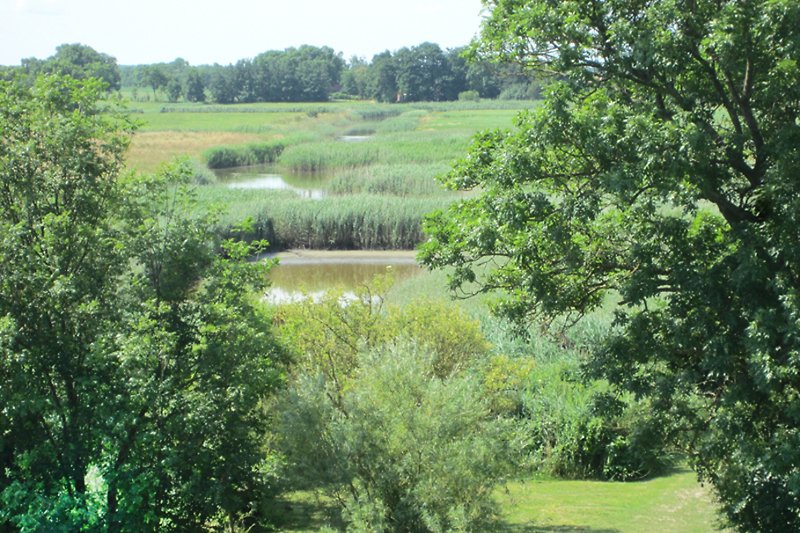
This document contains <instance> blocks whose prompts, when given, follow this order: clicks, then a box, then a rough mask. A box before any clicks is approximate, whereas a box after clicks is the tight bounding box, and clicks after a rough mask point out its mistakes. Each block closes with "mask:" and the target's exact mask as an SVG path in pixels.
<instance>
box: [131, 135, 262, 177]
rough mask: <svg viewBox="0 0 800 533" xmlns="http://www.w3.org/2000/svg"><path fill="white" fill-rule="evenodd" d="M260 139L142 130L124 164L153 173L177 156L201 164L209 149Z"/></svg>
mask: <svg viewBox="0 0 800 533" xmlns="http://www.w3.org/2000/svg"><path fill="white" fill-rule="evenodd" d="M262 138H263V137H262V136H259V135H253V134H248V133H235V132H230V131H203V132H199V131H141V132H138V133H136V134H135V135H134V137H133V140H132V142H131V147H130V148H129V149H128V154H127V161H128V165H129V166H130V167H131V168H134V169H136V170H139V171H141V172H153V171H155V170H156V169H157V168H158V167H159V165H161V164H162V163H165V162H167V161H170V160H171V159H174V158H176V157H181V156H188V157H191V158H193V159H196V160H198V161H202V159H203V153H205V151H206V150H208V149H209V148H212V147H216V146H220V145H238V144H245V143H250V142H253V141H256V140H260V139H262Z"/></svg>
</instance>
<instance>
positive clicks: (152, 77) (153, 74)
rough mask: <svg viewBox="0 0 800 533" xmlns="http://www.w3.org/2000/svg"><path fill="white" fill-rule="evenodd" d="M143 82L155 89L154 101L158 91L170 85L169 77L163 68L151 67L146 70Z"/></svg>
mask: <svg viewBox="0 0 800 533" xmlns="http://www.w3.org/2000/svg"><path fill="white" fill-rule="evenodd" d="M142 82H143V83H144V84H145V85H147V86H149V87H150V88H151V89H153V99H155V98H156V91H158V90H159V89H163V88H164V87H166V86H167V83H169V77H168V76H167V74H166V73H165V72H164V69H163V68H162V67H161V66H159V65H150V66H147V67H145V69H144V73H143V74H142Z"/></svg>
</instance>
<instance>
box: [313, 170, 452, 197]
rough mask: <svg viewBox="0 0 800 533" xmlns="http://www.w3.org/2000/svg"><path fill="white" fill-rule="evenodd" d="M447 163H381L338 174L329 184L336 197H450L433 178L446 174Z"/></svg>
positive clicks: (329, 189) (329, 190) (329, 188)
mask: <svg viewBox="0 0 800 533" xmlns="http://www.w3.org/2000/svg"><path fill="white" fill-rule="evenodd" d="M449 168H450V167H449V165H448V164H446V163H433V164H416V163H407V164H396V165H388V164H380V165H370V166H368V167H361V168H355V169H349V170H345V171H342V172H340V173H337V174H336V175H335V176H334V178H333V179H332V180H331V181H330V183H329V184H328V192H329V193H330V194H333V195H339V196H344V195H349V194H361V193H366V194H382V195H389V196H441V195H445V194H450V193H449V191H447V190H445V189H444V188H443V187H442V185H440V184H439V182H437V181H436V180H435V179H434V178H435V177H436V176H437V175H440V174H443V173H445V172H447V170H448V169H449Z"/></svg>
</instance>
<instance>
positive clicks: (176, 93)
mask: <svg viewBox="0 0 800 533" xmlns="http://www.w3.org/2000/svg"><path fill="white" fill-rule="evenodd" d="M182 93H183V86H182V85H181V82H180V80H178V78H172V79H171V80H169V82H168V83H167V98H168V99H169V101H170V102H177V101H178V98H180V97H181V94H182Z"/></svg>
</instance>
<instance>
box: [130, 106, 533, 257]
mask: <svg viewBox="0 0 800 533" xmlns="http://www.w3.org/2000/svg"><path fill="white" fill-rule="evenodd" d="M531 105H535V103H533V102H501V101H485V102H447V103H435V104H431V103H426V104H404V105H390V104H374V103H367V102H334V103H327V104H243V105H231V106H211V105H202V104H195V105H193V104H186V103H182V104H162V103H155V102H153V103H148V102H144V103H141V102H137V103H135V104H134V107H133V112H134V116H135V118H136V119H138V121H139V123H140V130H139V132H138V133H137V134H136V136H135V137H134V139H133V142H132V146H131V148H130V150H129V154H128V162H129V165H130V166H131V167H132V168H134V169H136V170H140V171H155V170H157V169H158V168H159V166H160V165H162V164H164V163H165V162H166V161H169V160H170V159H172V158H174V157H180V156H186V157H189V158H190V159H191V160H192V161H193V162H194V165H195V167H196V169H197V170H196V173H197V181H198V183H203V185H202V186H199V187H198V188H197V190H196V194H197V197H198V200H199V204H200V205H201V206H217V207H218V208H219V209H220V210H221V212H222V216H221V220H220V228H219V231H220V233H221V234H223V235H230V234H231V232H232V231H233V228H235V227H236V226H237V224H238V223H239V222H241V221H242V220H246V219H249V220H250V221H251V222H252V224H251V225H250V227H249V230H248V231H247V232H246V234H245V235H241V233H240V234H239V235H240V237H243V238H246V239H262V238H266V239H268V240H269V242H270V243H271V245H272V247H273V248H274V249H288V248H323V249H378V250H381V249H384V250H388V249H407V250H409V249H414V248H415V246H416V245H417V244H418V243H419V242H420V241H421V240H422V238H423V236H422V233H421V227H420V221H421V219H422V217H423V215H424V214H425V213H428V212H430V211H432V210H434V209H438V208H442V207H444V206H445V205H447V203H448V202H450V201H452V200H453V199H454V198H458V196H457V195H456V194H454V193H451V192H448V191H445V190H443V189H442V187H441V186H440V185H439V184H438V183H437V182H436V180H435V179H434V178H435V177H436V176H437V175H440V174H442V173H444V172H446V171H447V170H448V169H449V167H450V164H451V163H452V162H453V161H454V160H456V159H457V158H459V157H460V156H461V155H462V154H463V153H464V151H465V149H466V147H467V145H468V143H469V139H470V137H471V135H472V134H474V133H475V132H477V131H480V130H483V129H487V128H497V127H508V126H510V125H511V121H512V119H513V117H514V116H515V114H516V113H517V112H519V111H520V110H521V109H524V108H526V107H529V106H531ZM348 139H350V142H348ZM352 139H356V141H352ZM264 163H269V164H272V168H271V170H270V171H271V172H274V173H277V174H281V173H295V174H297V173H301V174H304V175H306V176H315V177H316V178H315V179H316V181H318V182H320V183H321V186H322V188H323V190H324V197H323V198H321V199H318V200H315V201H309V200H307V199H302V198H299V197H296V196H292V195H291V194H290V193H287V192H286V191H275V190H258V189H255V190H254V189H248V190H239V189H231V188H229V187H228V185H227V183H225V182H224V181H218V182H215V181H216V180H215V178H214V176H213V175H212V174H210V172H209V170H208V168H215V169H220V168H226V167H236V166H242V165H254V164H264Z"/></svg>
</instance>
